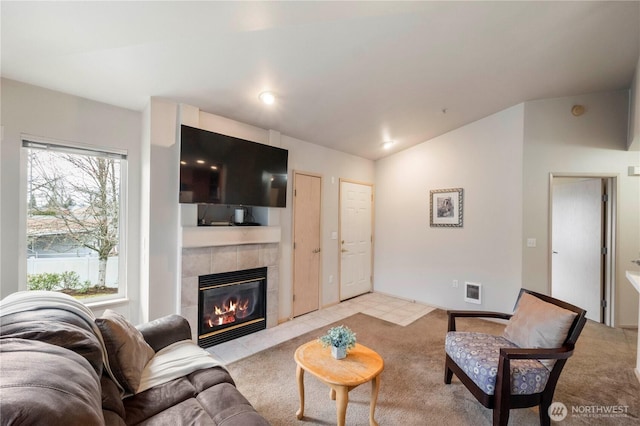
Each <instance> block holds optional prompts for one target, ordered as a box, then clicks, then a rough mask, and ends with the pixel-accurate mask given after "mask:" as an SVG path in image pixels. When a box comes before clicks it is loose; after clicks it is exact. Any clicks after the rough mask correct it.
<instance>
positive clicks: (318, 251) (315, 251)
mask: <svg viewBox="0 0 640 426" xmlns="http://www.w3.org/2000/svg"><path fill="white" fill-rule="evenodd" d="M311 253H320V249H319V248H317V249H315V250H313V251H312V252H311Z"/></svg>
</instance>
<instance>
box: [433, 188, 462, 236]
mask: <svg viewBox="0 0 640 426" xmlns="http://www.w3.org/2000/svg"><path fill="white" fill-rule="evenodd" d="M429 215H430V221H429V222H430V225H431V226H432V227H448V228H453V227H457V228H461V227H462V188H451V189H434V190H432V191H431V200H430V203H429Z"/></svg>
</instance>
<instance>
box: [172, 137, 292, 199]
mask: <svg viewBox="0 0 640 426" xmlns="http://www.w3.org/2000/svg"><path fill="white" fill-rule="evenodd" d="M288 154H289V151H287V150H286V149H282V148H277V147H274V146H269V145H264V144H260V143H256V142H251V141H247V140H244V139H239V138H235V137H233V136H227V135H222V134H219V133H214V132H209V131H207V130H202V129H197V128H195V127H190V126H185V125H183V126H181V129H180V197H179V200H180V203H197V204H226V205H242V206H258V207H286V206H287V161H288Z"/></svg>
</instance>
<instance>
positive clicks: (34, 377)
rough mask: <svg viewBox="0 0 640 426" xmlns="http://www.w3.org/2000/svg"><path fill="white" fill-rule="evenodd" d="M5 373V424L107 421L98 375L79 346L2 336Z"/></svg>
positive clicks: (0, 387)
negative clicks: (74, 350) (104, 416)
mask: <svg viewBox="0 0 640 426" xmlns="http://www.w3.org/2000/svg"><path fill="white" fill-rule="evenodd" d="M0 376H1V377H2V381H1V382H0V412H1V413H2V424H7V425H8V424H16V425H17V424H24V425H28V424H47V425H49V426H55V425H61V426H62V425H99V424H104V419H103V413H102V407H101V397H100V381H99V379H98V375H97V374H96V372H95V371H94V369H93V367H91V365H90V364H89V362H88V361H87V360H86V359H85V358H83V357H82V356H80V355H78V354H76V353H75V352H72V351H70V350H68V349H65V348H62V347H59V346H56V345H51V344H48V343H44V342H39V341H36V340H25V339H2V344H1V345H0Z"/></svg>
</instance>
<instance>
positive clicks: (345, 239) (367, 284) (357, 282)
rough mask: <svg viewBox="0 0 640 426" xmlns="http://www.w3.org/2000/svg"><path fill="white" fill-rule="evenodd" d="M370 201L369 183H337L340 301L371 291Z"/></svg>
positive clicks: (371, 221)
mask: <svg viewBox="0 0 640 426" xmlns="http://www.w3.org/2000/svg"><path fill="white" fill-rule="evenodd" d="M372 204H373V188H372V187H371V186H370V185H363V184H358V183H352V182H346V181H341V182H340V300H345V299H349V298H351V297H355V296H358V295H360V294H363V293H367V292H369V291H371V269H372V268H371V266H372V260H371V259H372V252H371V249H372V245H373V231H372V224H373V220H372V214H373V211H372Z"/></svg>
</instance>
